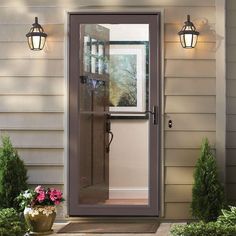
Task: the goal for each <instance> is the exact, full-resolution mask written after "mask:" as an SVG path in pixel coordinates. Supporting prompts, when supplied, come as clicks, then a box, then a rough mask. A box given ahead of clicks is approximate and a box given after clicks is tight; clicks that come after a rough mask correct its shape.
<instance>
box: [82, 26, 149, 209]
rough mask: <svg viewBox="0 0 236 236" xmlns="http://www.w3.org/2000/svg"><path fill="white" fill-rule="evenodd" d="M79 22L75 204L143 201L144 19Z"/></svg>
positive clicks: (145, 147) (145, 138)
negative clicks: (81, 37) (81, 35)
mask: <svg viewBox="0 0 236 236" xmlns="http://www.w3.org/2000/svg"><path fill="white" fill-rule="evenodd" d="M83 27H84V28H83V30H81V32H84V34H85V36H84V43H83V45H82V46H83V47H84V48H83V51H84V59H83V66H82V68H84V74H85V75H86V76H87V80H86V83H84V84H82V85H81V91H83V93H82V95H81V97H80V99H81V101H80V104H81V105H82V106H84V107H86V112H83V111H81V113H80V116H81V117H82V118H81V120H82V123H81V124H80V127H81V130H82V131H80V132H81V133H80V136H81V141H80V152H81V153H80V176H79V178H80V192H79V204H88V205H148V204H149V190H150V189H149V128H150V127H149V125H150V119H149V117H148V116H147V115H146V114H145V111H146V110H150V109H149V108H148V104H149V102H148V99H149V82H148V81H149V25H148V24H85V25H83ZM108 65H109V69H108ZM108 71H109V73H108ZM108 113H109V115H108ZM117 117H118V118H117ZM121 118H122V119H121ZM130 118H131V119H130ZM111 132H112V135H113V140H112V142H111V143H110V141H111V136H112V135H111ZM85 139H86V140H85Z"/></svg>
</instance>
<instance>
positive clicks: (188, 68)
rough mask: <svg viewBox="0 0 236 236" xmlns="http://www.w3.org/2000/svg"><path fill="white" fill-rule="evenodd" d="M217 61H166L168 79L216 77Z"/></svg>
mask: <svg viewBox="0 0 236 236" xmlns="http://www.w3.org/2000/svg"><path fill="white" fill-rule="evenodd" d="M215 70H216V67H215V60H187V61H186V60H166V62H165V76H166V77H215V73H216V72H215Z"/></svg>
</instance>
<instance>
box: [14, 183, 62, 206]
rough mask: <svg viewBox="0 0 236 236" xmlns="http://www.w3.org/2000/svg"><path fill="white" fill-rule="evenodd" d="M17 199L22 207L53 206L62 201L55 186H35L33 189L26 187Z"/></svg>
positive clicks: (59, 192)
mask: <svg viewBox="0 0 236 236" xmlns="http://www.w3.org/2000/svg"><path fill="white" fill-rule="evenodd" d="M17 201H18V203H19V205H20V207H21V208H22V209H24V208H25V207H34V206H55V205H59V204H60V203H61V202H63V201H64V198H63V197H62V192H61V191H60V190H58V189H55V188H44V187H42V186H40V185H39V186H37V187H36V188H35V189H34V190H32V189H27V190H26V191H24V192H22V193H21V194H20V195H19V196H18V197H17Z"/></svg>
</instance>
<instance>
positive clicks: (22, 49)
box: [0, 8, 64, 59]
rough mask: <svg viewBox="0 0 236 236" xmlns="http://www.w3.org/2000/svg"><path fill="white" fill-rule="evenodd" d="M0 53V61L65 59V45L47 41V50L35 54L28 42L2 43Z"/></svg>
mask: <svg viewBox="0 0 236 236" xmlns="http://www.w3.org/2000/svg"><path fill="white" fill-rule="evenodd" d="M0 9H1V8H0ZM0 51H1V54H0V59H63V54H64V43H63V42H51V41H47V43H46V44H45V48H44V49H43V50H42V51H39V52H37V53H35V51H32V50H29V46H28V43H27V42H1V44H0Z"/></svg>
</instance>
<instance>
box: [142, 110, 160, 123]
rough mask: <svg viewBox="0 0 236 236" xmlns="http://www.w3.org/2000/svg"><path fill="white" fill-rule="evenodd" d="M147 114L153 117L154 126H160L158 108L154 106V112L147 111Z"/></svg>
mask: <svg viewBox="0 0 236 236" xmlns="http://www.w3.org/2000/svg"><path fill="white" fill-rule="evenodd" d="M145 113H146V114H148V113H150V114H151V115H153V124H154V125H157V124H158V106H153V108H152V111H145Z"/></svg>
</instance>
